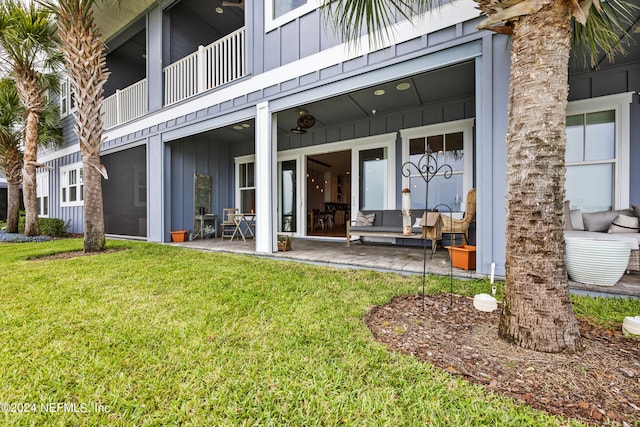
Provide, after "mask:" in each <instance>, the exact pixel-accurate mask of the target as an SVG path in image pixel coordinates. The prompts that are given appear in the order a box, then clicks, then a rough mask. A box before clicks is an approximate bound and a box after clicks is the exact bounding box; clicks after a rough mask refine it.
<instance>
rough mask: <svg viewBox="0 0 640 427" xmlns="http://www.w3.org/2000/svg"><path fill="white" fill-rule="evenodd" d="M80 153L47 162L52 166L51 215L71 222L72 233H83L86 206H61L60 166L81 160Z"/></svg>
mask: <svg viewBox="0 0 640 427" xmlns="http://www.w3.org/2000/svg"><path fill="white" fill-rule="evenodd" d="M81 161H82V158H81V156H80V153H79V152H77V153H73V154H70V155H67V156H64V157H60V158H58V159H55V160H52V161H50V162H47V165H48V166H50V167H52V168H53V170H51V172H50V174H49V186H50V192H49V217H50V218H60V219H62V220H63V221H65V222H69V224H70V228H69V230H68V231H69V232H70V233H82V230H83V221H84V208H83V207H82V206H74V207H62V206H60V167H62V166H66V165H71V164H74V163H78V162H81Z"/></svg>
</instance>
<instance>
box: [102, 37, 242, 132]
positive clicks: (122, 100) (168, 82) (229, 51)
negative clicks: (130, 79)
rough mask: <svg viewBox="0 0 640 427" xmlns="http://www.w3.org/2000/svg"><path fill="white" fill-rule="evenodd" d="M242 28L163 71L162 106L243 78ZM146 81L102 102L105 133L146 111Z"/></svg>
mask: <svg viewBox="0 0 640 427" xmlns="http://www.w3.org/2000/svg"><path fill="white" fill-rule="evenodd" d="M245 34H246V31H245V27H242V28H240V29H238V30H236V31H234V32H233V33H231V34H229V35H227V36H225V37H223V38H221V39H218V40H216V41H215V42H213V43H211V44H209V45H207V46H199V47H198V50H197V51H195V52H193V53H191V54H190V55H187V56H186V57H184V58H182V59H180V60H178V61H175V62H174V63H172V64H170V65H168V66H166V67H164V69H163V88H162V90H163V106H167V105H171V104H175V103H177V102H180V101H183V100H185V99H188V98H190V97H193V96H195V95H197V94H199V93H202V92H206V91H208V90H212V89H215V88H217V87H220V86H223V85H226V84H228V83H231V82H233V81H234V80H237V79H239V78H241V77H243V76H244V75H245V74H246V48H245V43H246V41H245ZM148 90H149V89H148V87H147V79H146V78H145V79H142V80H140V81H138V82H136V83H134V84H132V85H130V86H128V87H126V88H123V89H118V90H116V92H115V93H114V94H113V95H111V96H109V97H107V98H105V100H104V105H103V111H104V127H105V129H109V128H112V127H114V126H118V125H121V124H123V123H127V122H129V121H131V120H134V119H136V118H138V117H140V116H143V115H144V114H146V112H147V111H148V105H147V99H148V93H147V92H148Z"/></svg>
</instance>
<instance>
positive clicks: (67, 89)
mask: <svg viewBox="0 0 640 427" xmlns="http://www.w3.org/2000/svg"><path fill="white" fill-rule="evenodd" d="M75 108H76V102H75V97H74V95H73V89H72V86H71V80H70V79H69V78H68V77H63V78H62V79H61V81H60V117H66V116H68V115H69V114H71V113H73V111H74V110H75Z"/></svg>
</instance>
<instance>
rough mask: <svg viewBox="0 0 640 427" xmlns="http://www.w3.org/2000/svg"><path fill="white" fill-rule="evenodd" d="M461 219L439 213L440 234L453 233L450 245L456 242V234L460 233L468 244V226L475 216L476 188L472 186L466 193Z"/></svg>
mask: <svg viewBox="0 0 640 427" xmlns="http://www.w3.org/2000/svg"><path fill="white" fill-rule="evenodd" d="M466 209H467V210H466V211H465V213H464V215H463V217H462V219H453V218H451V217H449V216H447V215H441V217H442V221H443V227H442V235H443V236H444V235H446V234H453V239H452V240H453V241H452V242H451V244H452V245H455V244H456V240H457V237H456V235H458V234H461V235H462V239H463V242H464V244H465V245H468V244H469V226H470V225H471V222H473V219H474V218H475V216H476V189H475V188H472V189H471V190H469V192H468V193H467V207H466Z"/></svg>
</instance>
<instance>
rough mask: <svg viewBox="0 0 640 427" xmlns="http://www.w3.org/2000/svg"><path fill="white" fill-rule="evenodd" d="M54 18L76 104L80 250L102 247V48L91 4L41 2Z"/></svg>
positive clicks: (77, 0)
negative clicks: (81, 200)
mask: <svg viewBox="0 0 640 427" xmlns="http://www.w3.org/2000/svg"><path fill="white" fill-rule="evenodd" d="M41 3H42V4H43V5H45V6H46V7H47V9H49V10H50V11H52V12H53V13H55V14H56V16H57V22H58V35H59V37H60V41H61V49H62V51H63V54H64V59H65V66H66V71H67V74H68V76H69V78H70V80H71V82H72V86H73V92H74V95H75V102H76V133H77V135H78V141H79V143H80V151H81V153H82V170H83V183H84V251H85V252H98V251H103V250H104V249H105V248H106V241H105V237H104V210H103V201H102V178H103V177H104V178H105V179H107V178H108V176H107V172H106V169H105V167H104V166H103V165H102V164H101V163H100V145H101V144H102V128H103V120H102V102H103V99H104V97H103V94H104V84H105V83H106V81H107V78H108V77H109V72H108V71H107V66H106V62H107V61H106V45H105V42H104V38H103V37H102V34H101V33H100V30H99V29H98V26H97V25H96V23H95V20H94V17H93V11H92V10H91V7H92V6H93V5H94V4H95V1H94V0H59V1H50V0H46V1H42V2H41Z"/></svg>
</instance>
